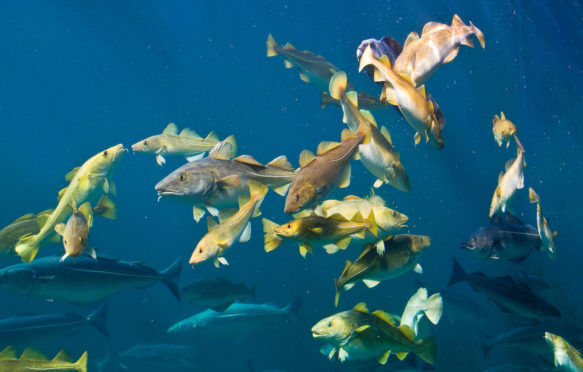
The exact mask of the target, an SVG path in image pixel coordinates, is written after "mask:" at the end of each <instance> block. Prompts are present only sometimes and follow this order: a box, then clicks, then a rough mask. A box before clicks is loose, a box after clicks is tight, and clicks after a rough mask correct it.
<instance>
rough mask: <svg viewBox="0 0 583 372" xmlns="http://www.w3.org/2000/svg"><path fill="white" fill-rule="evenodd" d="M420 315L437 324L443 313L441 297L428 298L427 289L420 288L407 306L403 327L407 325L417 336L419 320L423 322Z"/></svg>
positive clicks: (404, 312)
mask: <svg viewBox="0 0 583 372" xmlns="http://www.w3.org/2000/svg"><path fill="white" fill-rule="evenodd" d="M420 313H424V314H425V315H426V316H427V318H428V319H429V321H431V323H433V324H437V323H438V322H439V319H441V314H442V313H443V299H442V298H441V295H440V294H439V293H436V294H434V295H432V296H431V297H429V298H427V289H425V288H419V289H418V290H417V292H416V293H415V294H414V295H413V296H411V298H410V299H409V301H408V302H407V305H406V306H405V310H404V311H403V315H402V316H401V325H407V326H408V327H409V328H410V329H412V330H413V332H414V333H415V334H417V325H418V323H419V320H421V316H418V314H420Z"/></svg>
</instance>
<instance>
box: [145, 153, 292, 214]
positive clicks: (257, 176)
mask: <svg viewBox="0 0 583 372" xmlns="http://www.w3.org/2000/svg"><path fill="white" fill-rule="evenodd" d="M231 151H232V149H231V146H230V145H229V144H228V143H224V144H223V145H222V146H218V147H217V148H214V149H213V150H212V151H211V152H210V153H209V156H208V157H206V158H204V159H200V160H196V161H193V162H190V163H187V164H184V165H183V166H181V167H180V168H178V169H176V170H175V171H173V172H172V173H170V174H169V175H168V176H166V177H165V178H164V179H162V180H161V181H160V182H158V184H157V185H156V187H155V188H156V191H157V192H158V197H159V198H161V197H164V198H169V199H174V200H177V201H184V202H188V203H192V204H194V207H193V216H194V219H195V220H196V221H197V222H198V221H200V219H201V218H202V217H203V216H204V214H205V213H206V211H207V210H208V211H209V212H210V213H211V214H212V215H214V216H217V215H218V213H219V212H218V209H222V208H230V207H235V206H237V203H238V200H239V196H241V195H243V196H249V181H250V180H253V181H256V182H259V183H262V184H264V185H265V186H267V187H269V188H271V189H273V191H275V192H276V193H278V194H279V195H282V196H283V195H285V194H286V192H287V190H288V188H289V185H290V183H291V182H292V179H293V178H294V176H295V174H296V173H295V172H294V169H293V168H292V166H291V164H290V163H289V162H288V161H287V158H286V157H285V156H279V157H277V158H275V159H273V160H272V161H271V162H269V163H267V164H266V165H263V164H261V163H259V162H258V161H257V160H255V159H253V157H251V156H249V155H242V156H239V157H237V158H235V159H230V158H229V155H230V153H231Z"/></svg>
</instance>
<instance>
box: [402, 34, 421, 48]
mask: <svg viewBox="0 0 583 372" xmlns="http://www.w3.org/2000/svg"><path fill="white" fill-rule="evenodd" d="M417 39H419V34H418V33H416V32H415V31H413V32H411V33H410V34H409V35H407V38H406V39H405V44H403V49H405V48H407V45H409V44H411V43H412V42H413V41H415V40H417Z"/></svg>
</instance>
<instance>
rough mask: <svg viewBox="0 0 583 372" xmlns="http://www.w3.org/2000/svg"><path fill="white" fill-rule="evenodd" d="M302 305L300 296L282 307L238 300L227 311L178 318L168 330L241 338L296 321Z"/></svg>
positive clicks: (191, 334)
mask: <svg viewBox="0 0 583 372" xmlns="http://www.w3.org/2000/svg"><path fill="white" fill-rule="evenodd" d="M301 305H302V301H301V300H300V299H299V298H296V299H295V300H294V301H292V302H290V303H289V304H288V305H287V306H284V307H282V308H280V307H277V306H275V305H271V304H246V303H239V302H235V303H234V304H232V305H231V306H229V307H228V308H227V309H226V310H225V311H223V312H218V311H214V310H212V309H207V310H205V311H202V312H200V313H197V314H194V315H193V316H191V317H188V318H186V319H183V320H181V321H178V322H176V323H175V324H173V325H172V326H171V327H170V328H168V330H167V333H169V334H172V335H180V334H182V335H187V336H188V337H189V338H190V337H191V336H199V337H205V338H206V337H209V338H215V339H227V340H233V339H241V338H243V337H245V336H247V335H248V334H250V333H254V332H257V331H266V330H274V329H275V330H277V329H280V328H281V327H282V326H284V325H285V324H286V323H290V322H292V321H293V322H295V321H296V317H297V314H298V312H299V310H300V307H301Z"/></svg>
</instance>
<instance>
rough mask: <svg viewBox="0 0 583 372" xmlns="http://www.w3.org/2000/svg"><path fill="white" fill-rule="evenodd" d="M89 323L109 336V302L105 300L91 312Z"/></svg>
mask: <svg viewBox="0 0 583 372" xmlns="http://www.w3.org/2000/svg"><path fill="white" fill-rule="evenodd" d="M88 318H89V319H88V321H89V324H91V325H92V326H93V327H95V328H96V329H97V330H98V331H99V332H101V333H102V334H103V335H104V336H109V331H108V330H107V302H104V303H103V304H102V305H101V306H100V307H99V308H98V309H97V310H95V311H94V312H92V313H91V314H89V317H88Z"/></svg>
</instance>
